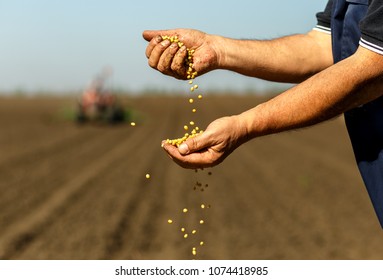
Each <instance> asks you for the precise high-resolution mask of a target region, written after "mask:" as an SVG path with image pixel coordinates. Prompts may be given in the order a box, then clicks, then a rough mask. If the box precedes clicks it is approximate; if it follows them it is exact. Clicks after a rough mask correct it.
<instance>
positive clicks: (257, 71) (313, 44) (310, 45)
mask: <svg viewBox="0 0 383 280" xmlns="http://www.w3.org/2000/svg"><path fill="white" fill-rule="evenodd" d="M222 40H223V42H222V43H220V46H221V49H222V50H220V51H219V52H218V53H220V54H221V55H220V56H219V65H220V68H223V69H227V70H232V71H235V72H238V73H240V74H244V75H247V76H252V77H257V78H261V79H265V80H270V81H276V82H289V83H297V82H301V81H303V80H305V79H307V78H308V77H310V76H312V75H313V74H315V73H317V72H319V71H321V70H323V69H325V68H327V67H329V66H330V65H332V64H333V57H332V51H331V36H330V35H329V34H326V33H323V32H319V31H316V30H312V31H310V32H308V33H307V34H297V35H290V36H286V37H281V38H278V39H273V40H261V41H260V40H233V39H226V38H222Z"/></svg>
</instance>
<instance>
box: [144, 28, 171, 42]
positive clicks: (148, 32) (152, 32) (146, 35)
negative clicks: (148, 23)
mask: <svg viewBox="0 0 383 280" xmlns="http://www.w3.org/2000/svg"><path fill="white" fill-rule="evenodd" d="M166 32H167V30H144V32H142V37H143V38H144V39H145V40H146V41H148V42H149V41H150V40H152V39H153V38H154V37H157V36H161V35H165V33H166Z"/></svg>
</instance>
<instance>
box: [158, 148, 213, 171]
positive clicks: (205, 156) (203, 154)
mask: <svg viewBox="0 0 383 280" xmlns="http://www.w3.org/2000/svg"><path fill="white" fill-rule="evenodd" d="M163 148H164V150H165V151H166V152H167V154H168V156H169V157H170V158H171V159H172V160H173V161H174V162H175V163H177V164H178V165H179V166H181V167H183V168H188V169H196V168H205V167H212V166H214V165H215V164H214V161H213V160H212V159H213V156H212V155H211V153H210V152H209V150H204V151H200V152H197V153H192V154H189V155H182V154H180V152H179V151H178V149H177V147H175V146H173V145H171V144H163Z"/></svg>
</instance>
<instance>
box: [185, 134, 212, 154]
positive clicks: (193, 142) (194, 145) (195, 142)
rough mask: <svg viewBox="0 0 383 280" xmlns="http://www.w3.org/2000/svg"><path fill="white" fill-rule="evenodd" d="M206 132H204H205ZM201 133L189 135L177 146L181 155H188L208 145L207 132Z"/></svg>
mask: <svg viewBox="0 0 383 280" xmlns="http://www.w3.org/2000/svg"><path fill="white" fill-rule="evenodd" d="M205 133H206V132H205ZM205 133H202V134H200V135H198V136H195V137H191V138H189V139H187V140H186V141H185V142H183V143H182V144H181V145H180V146H179V147H178V151H179V152H180V154H181V155H188V154H190V153H194V152H197V151H200V150H202V149H204V148H206V147H208V146H209V138H208V137H207V134H205Z"/></svg>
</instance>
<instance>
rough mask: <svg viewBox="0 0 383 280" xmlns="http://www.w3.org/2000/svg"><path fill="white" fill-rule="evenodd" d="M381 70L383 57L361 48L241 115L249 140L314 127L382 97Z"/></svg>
mask: <svg viewBox="0 0 383 280" xmlns="http://www.w3.org/2000/svg"><path fill="white" fill-rule="evenodd" d="M370 55H372V56H374V57H375V58H376V57H378V60H374V59H370V57H369V56H370ZM382 69H383V58H382V57H379V55H377V54H371V52H370V51H368V50H365V49H362V48H360V50H358V52H357V55H354V56H352V57H350V58H348V59H346V60H344V61H342V62H340V63H337V64H335V65H333V66H332V67H329V68H327V69H326V70H323V71H322V72H320V73H318V74H317V75H315V76H313V77H311V78H310V79H308V80H306V81H305V82H302V83H301V84H300V85H298V86H296V87H294V88H292V89H290V90H288V91H286V92H284V93H282V94H280V95H279V96H277V97H275V98H273V99H271V100H270V101H268V102H265V103H263V104H260V105H258V106H257V107H255V108H253V109H251V110H249V111H246V112H244V113H242V114H241V115H239V117H240V119H241V122H243V124H245V129H246V137H247V139H246V140H249V139H251V138H254V137H257V136H261V135H265V134H272V133H277V132H281V131H285V130H289V129H296V128H301V127H305V126H309V125H313V124H316V123H319V122H321V121H324V120H327V119H330V118H333V117H335V116H337V115H339V114H341V113H343V112H345V111H347V110H349V109H351V108H355V107H357V106H359V105H362V104H365V103H367V102H369V101H371V100H373V99H375V98H377V97H379V96H380V95H381V94H382V93H383V78H382V75H383V70H382Z"/></svg>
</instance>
